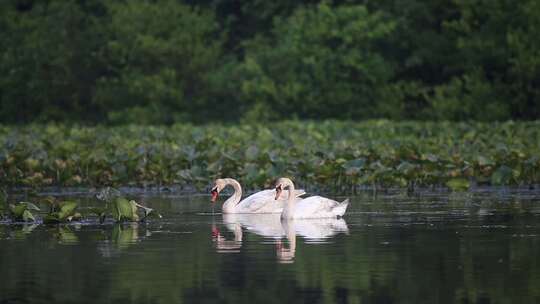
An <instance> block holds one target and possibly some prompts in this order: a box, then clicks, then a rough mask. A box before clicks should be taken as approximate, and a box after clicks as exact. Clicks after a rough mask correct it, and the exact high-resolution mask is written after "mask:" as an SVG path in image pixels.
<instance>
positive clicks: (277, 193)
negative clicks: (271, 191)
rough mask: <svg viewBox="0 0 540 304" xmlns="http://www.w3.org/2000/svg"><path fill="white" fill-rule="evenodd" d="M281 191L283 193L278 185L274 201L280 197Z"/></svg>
mask: <svg viewBox="0 0 540 304" xmlns="http://www.w3.org/2000/svg"><path fill="white" fill-rule="evenodd" d="M281 191H283V188H282V187H281V184H279V185H277V186H276V200H277V199H278V198H279V196H280V195H281Z"/></svg>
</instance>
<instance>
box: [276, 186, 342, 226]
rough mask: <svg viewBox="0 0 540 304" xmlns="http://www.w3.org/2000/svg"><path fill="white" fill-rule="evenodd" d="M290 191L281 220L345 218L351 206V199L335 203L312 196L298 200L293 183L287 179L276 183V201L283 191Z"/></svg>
mask: <svg viewBox="0 0 540 304" xmlns="http://www.w3.org/2000/svg"><path fill="white" fill-rule="evenodd" d="M285 188H288V189H289V196H288V199H287V203H286V204H285V206H284V207H283V211H282V213H281V218H284V219H299V218H336V217H340V216H343V214H345V211H346V210H347V206H348V205H349V199H346V200H344V201H343V202H341V203H340V202H338V201H334V200H331V199H328V198H325V197H322V196H310V197H308V198H305V199H296V197H294V195H291V194H292V193H294V192H295V190H294V184H293V182H292V181H291V180H290V179H288V178H286V177H283V178H280V179H278V180H277V182H276V200H277V199H278V198H279V197H280V195H281V192H282V191H283V189H285Z"/></svg>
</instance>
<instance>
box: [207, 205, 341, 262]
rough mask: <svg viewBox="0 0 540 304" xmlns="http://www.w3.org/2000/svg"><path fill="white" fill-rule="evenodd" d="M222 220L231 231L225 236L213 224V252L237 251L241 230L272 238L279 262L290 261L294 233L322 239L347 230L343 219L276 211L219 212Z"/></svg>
mask: <svg viewBox="0 0 540 304" xmlns="http://www.w3.org/2000/svg"><path fill="white" fill-rule="evenodd" d="M223 224H224V225H225V227H227V229H228V230H229V231H230V232H232V233H233V235H234V239H233V240H227V239H226V238H225V237H224V236H223V235H222V234H221V232H220V231H219V229H218V228H217V226H216V225H215V224H212V237H213V241H214V243H215V246H216V249H217V252H219V253H237V252H240V249H241V247H242V238H243V231H244V230H245V231H247V232H250V233H254V234H257V235H259V236H262V237H264V238H267V239H273V240H274V242H275V244H276V256H277V259H278V262H280V263H293V262H294V257H295V255H296V236H297V235H298V236H300V237H302V238H304V239H305V240H306V241H308V242H310V243H324V242H326V241H328V239H329V238H331V237H333V236H335V235H337V234H339V233H345V234H348V233H349V229H348V227H347V223H346V222H345V220H344V219H342V218H340V219H336V218H328V219H281V217H280V214H223Z"/></svg>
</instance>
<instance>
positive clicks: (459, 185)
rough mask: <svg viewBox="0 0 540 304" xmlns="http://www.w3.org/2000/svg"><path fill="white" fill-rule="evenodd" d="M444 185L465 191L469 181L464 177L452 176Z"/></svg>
mask: <svg viewBox="0 0 540 304" xmlns="http://www.w3.org/2000/svg"><path fill="white" fill-rule="evenodd" d="M446 186H447V187H448V188H450V189H452V190H453V191H466V190H468V189H469V187H470V186H471V185H470V182H469V181H468V180H466V179H464V178H452V179H450V180H449V181H447V182H446Z"/></svg>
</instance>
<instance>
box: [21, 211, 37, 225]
mask: <svg viewBox="0 0 540 304" xmlns="http://www.w3.org/2000/svg"><path fill="white" fill-rule="evenodd" d="M22 219H23V221H25V222H30V221H32V222H35V221H36V219H35V218H34V215H33V214H32V212H30V211H29V210H24V212H23V214H22Z"/></svg>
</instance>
